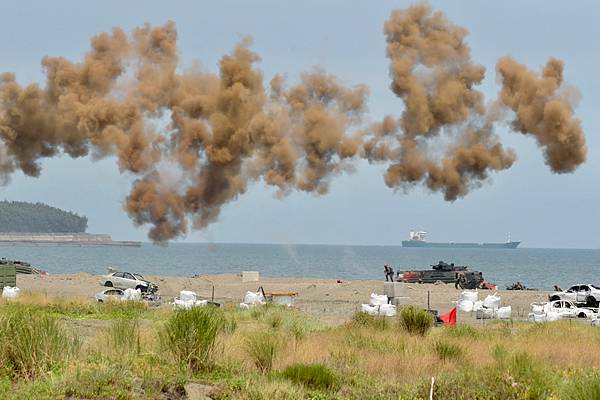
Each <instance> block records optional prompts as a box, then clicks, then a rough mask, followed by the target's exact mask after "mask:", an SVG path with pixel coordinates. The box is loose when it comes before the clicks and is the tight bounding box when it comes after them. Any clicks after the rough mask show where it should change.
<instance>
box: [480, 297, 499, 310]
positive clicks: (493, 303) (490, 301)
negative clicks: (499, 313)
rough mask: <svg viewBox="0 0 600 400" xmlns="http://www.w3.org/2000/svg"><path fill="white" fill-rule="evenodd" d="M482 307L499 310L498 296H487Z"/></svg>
mask: <svg viewBox="0 0 600 400" xmlns="http://www.w3.org/2000/svg"><path fill="white" fill-rule="evenodd" d="M483 305H484V306H485V307H486V308H491V309H496V308H500V296H497V295H496V294H492V295H489V296H487V297H486V298H485V300H483Z"/></svg>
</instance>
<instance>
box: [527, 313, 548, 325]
mask: <svg viewBox="0 0 600 400" xmlns="http://www.w3.org/2000/svg"><path fill="white" fill-rule="evenodd" d="M527 319H529V321H531V322H537V323H540V322H546V314H534V313H529V315H528V318H527Z"/></svg>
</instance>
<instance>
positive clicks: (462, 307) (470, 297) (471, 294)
mask: <svg viewBox="0 0 600 400" xmlns="http://www.w3.org/2000/svg"><path fill="white" fill-rule="evenodd" d="M476 302H479V292H477V290H465V291H463V292H462V293H461V294H460V297H459V298H458V302H457V303H456V308H457V309H458V310H459V311H462V312H471V311H474V306H475V303H476Z"/></svg>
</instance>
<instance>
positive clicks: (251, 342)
mask: <svg viewBox="0 0 600 400" xmlns="http://www.w3.org/2000/svg"><path fill="white" fill-rule="evenodd" d="M281 345H282V344H281V340H280V338H279V335H277V334H276V333H275V332H253V333H252V334H249V335H248V336H247V337H246V343H245V349H246V353H247V354H248V355H249V356H250V358H251V359H252V361H253V362H254V365H255V366H256V368H258V370H259V371H260V372H261V373H263V374H264V373H268V372H270V371H271V369H273V364H274V362H275V358H276V357H277V355H278V353H279V350H280V348H281Z"/></svg>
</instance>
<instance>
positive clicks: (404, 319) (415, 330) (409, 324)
mask: <svg viewBox="0 0 600 400" xmlns="http://www.w3.org/2000/svg"><path fill="white" fill-rule="evenodd" d="M399 321H400V326H401V327H402V329H404V330H405V331H406V332H408V333H410V334H411V335H420V336H425V335H426V334H427V333H428V332H429V330H430V329H431V327H432V326H433V317H432V316H431V314H430V313H429V312H427V311H426V310H423V309H422V308H419V307H416V306H413V305H409V306H406V307H402V309H401V310H400V318H399Z"/></svg>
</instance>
